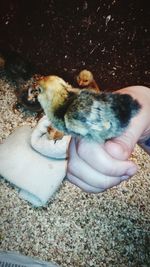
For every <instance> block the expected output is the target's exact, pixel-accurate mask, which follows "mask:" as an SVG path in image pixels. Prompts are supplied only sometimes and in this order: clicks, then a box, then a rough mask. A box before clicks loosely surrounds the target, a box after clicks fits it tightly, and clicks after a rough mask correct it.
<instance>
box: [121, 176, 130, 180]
mask: <svg viewBox="0 0 150 267" xmlns="http://www.w3.org/2000/svg"><path fill="white" fill-rule="evenodd" d="M129 177H130V176H129V175H123V176H122V177H121V180H122V181H124V180H128V179H129Z"/></svg>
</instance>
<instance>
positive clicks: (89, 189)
mask: <svg viewBox="0 0 150 267" xmlns="http://www.w3.org/2000/svg"><path fill="white" fill-rule="evenodd" d="M67 179H68V180H69V181H70V182H71V183H72V184H74V185H76V186H78V187H80V188H81V189H82V190H83V191H85V192H87V193H101V192H104V191H105V190H104V189H102V188H97V187H93V186H91V185H89V184H87V183H85V182H84V181H82V180H80V179H79V178H77V177H75V176H74V175H72V174H70V173H67Z"/></svg>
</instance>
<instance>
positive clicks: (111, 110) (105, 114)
mask: <svg viewBox="0 0 150 267" xmlns="http://www.w3.org/2000/svg"><path fill="white" fill-rule="evenodd" d="M37 86H38V89H39V91H40V93H39V96H38V100H39V102H40V104H41V106H42V107H43V109H44V111H45V113H46V115H47V117H48V118H49V120H50V122H51V124H52V126H53V127H54V128H56V129H58V130H59V131H61V132H64V133H65V134H69V135H73V136H77V137H80V138H87V139H88V140H94V141H97V142H99V143H103V142H105V141H106V140H108V139H110V138H113V137H116V136H119V135H120V134H121V133H122V132H123V131H124V130H125V129H126V128H127V127H128V125H129V123H130V120H131V118H132V117H133V116H135V115H136V114H137V113H138V112H139V110H140V104H139V103H138V102H137V101H136V100H135V99H133V98H132V97H131V96H130V95H128V94H119V93H116V94H112V93H96V92H94V91H93V90H88V89H87V90H86V89H83V90H77V91H76V89H75V90H74V88H71V86H70V85H68V83H66V82H65V81H64V80H63V79H61V78H60V77H57V76H46V77H43V78H41V79H40V80H39V81H38V83H37Z"/></svg>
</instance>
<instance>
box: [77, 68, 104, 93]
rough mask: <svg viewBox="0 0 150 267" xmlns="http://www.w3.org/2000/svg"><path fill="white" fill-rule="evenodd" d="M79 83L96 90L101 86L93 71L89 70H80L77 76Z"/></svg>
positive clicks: (83, 86)
mask: <svg viewBox="0 0 150 267" xmlns="http://www.w3.org/2000/svg"><path fill="white" fill-rule="evenodd" d="M77 83H78V85H79V86H81V87H82V88H88V89H93V90H94V91H96V92H99V91H100V88H99V86H98V85H97V83H96V81H95V80H94V77H93V74H92V72H91V71H89V70H82V71H80V73H79V75H78V76H77Z"/></svg>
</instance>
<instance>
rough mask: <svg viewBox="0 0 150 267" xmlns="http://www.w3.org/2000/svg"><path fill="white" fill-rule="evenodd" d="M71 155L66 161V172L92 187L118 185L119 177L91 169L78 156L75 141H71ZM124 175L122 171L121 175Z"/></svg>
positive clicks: (103, 187)
mask: <svg viewBox="0 0 150 267" xmlns="http://www.w3.org/2000/svg"><path fill="white" fill-rule="evenodd" d="M71 149H72V153H71V154H72V156H71V158H70V159H69V162H68V173H70V174H72V175H73V176H75V177H77V178H79V179H80V180H82V181H83V182H85V183H87V184H89V185H90V186H93V187H98V188H102V189H106V188H110V187H112V186H115V185H118V184H119V183H120V182H121V181H122V180H121V177H120V176H119V177H116V176H107V175H104V174H102V173H100V172H98V171H97V170H95V169H93V168H92V167H91V166H90V165H89V164H87V163H86V162H85V161H84V160H82V159H81V158H79V156H78V154H77V153H76V149H75V141H72V142H71ZM123 175H124V176H126V173H123V174H122V175H121V176H123Z"/></svg>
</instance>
